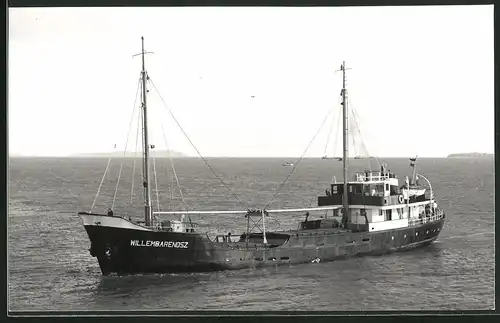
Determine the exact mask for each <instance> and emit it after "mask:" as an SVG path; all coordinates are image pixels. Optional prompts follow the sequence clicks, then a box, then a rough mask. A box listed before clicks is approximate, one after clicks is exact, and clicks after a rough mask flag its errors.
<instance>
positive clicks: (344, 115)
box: [340, 61, 349, 228]
mask: <svg viewBox="0 0 500 323" xmlns="http://www.w3.org/2000/svg"><path fill="white" fill-rule="evenodd" d="M340 70H341V71H342V129H343V133H342V146H343V154H342V168H343V173H344V185H343V186H344V189H343V191H344V193H343V198H342V206H343V208H344V212H343V214H342V224H343V225H344V228H345V227H346V226H347V219H348V210H349V201H348V199H347V181H348V178H347V166H348V163H347V158H348V157H347V156H348V137H347V136H348V132H347V124H348V122H347V90H346V88H345V71H346V68H345V61H343V62H342V65H341V66H340Z"/></svg>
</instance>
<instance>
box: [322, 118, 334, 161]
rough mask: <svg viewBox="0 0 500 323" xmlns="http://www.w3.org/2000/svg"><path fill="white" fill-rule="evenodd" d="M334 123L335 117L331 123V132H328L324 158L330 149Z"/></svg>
mask: <svg viewBox="0 0 500 323" xmlns="http://www.w3.org/2000/svg"><path fill="white" fill-rule="evenodd" d="M334 121H335V116H332V123H330V131H329V132H328V137H327V138H326V145H325V151H324V152H323V156H326V150H327V148H328V144H329V143H330V138H331V136H332V130H333V124H334Z"/></svg>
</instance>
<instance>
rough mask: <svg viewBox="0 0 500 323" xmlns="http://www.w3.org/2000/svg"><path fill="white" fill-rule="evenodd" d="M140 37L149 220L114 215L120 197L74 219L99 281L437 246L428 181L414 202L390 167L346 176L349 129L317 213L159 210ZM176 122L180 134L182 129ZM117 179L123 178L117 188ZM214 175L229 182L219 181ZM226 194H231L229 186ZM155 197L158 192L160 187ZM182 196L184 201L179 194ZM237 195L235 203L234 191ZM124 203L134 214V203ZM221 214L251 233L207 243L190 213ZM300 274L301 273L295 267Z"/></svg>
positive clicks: (439, 224) (437, 218)
mask: <svg viewBox="0 0 500 323" xmlns="http://www.w3.org/2000/svg"><path fill="white" fill-rule="evenodd" d="M141 39H142V51H141V53H140V54H138V55H141V57H142V71H141V76H140V84H141V89H142V93H141V110H142V114H141V118H140V119H138V120H140V121H142V125H141V126H140V127H139V126H138V129H139V128H140V129H141V131H142V137H143V141H142V149H143V158H142V164H143V167H142V183H141V184H142V185H141V187H142V189H143V197H144V206H143V207H142V206H141V208H140V209H134V210H133V212H136V213H137V214H141V215H143V216H144V221H133V220H132V219H131V218H128V217H125V216H124V215H123V214H115V212H114V211H113V210H112V208H113V205H114V203H115V201H114V198H113V204H111V205H112V206H111V208H110V209H108V211H107V212H105V213H99V212H93V208H94V205H95V200H94V203H93V204H92V207H91V208H90V212H79V213H78V215H79V217H80V218H81V220H82V223H83V226H84V228H85V230H86V232H87V235H88V237H89V240H90V249H89V251H90V255H91V256H92V257H95V258H96V259H97V262H98V264H99V267H100V269H101V272H102V274H103V275H105V276H107V275H111V274H117V275H129V274H143V273H175V272H207V271H218V270H230V269H231V270H234V269H242V268H256V267H268V266H273V267H274V266H276V265H289V264H299V263H313V264H316V263H319V262H320V261H321V262H324V261H332V260H337V259H344V258H346V257H351V256H363V255H372V254H373V255H379V254H383V253H388V252H393V251H403V250H408V249H413V248H417V247H423V246H426V245H429V244H431V243H432V242H433V241H435V240H436V238H437V237H438V235H439V233H440V231H441V230H442V228H443V225H444V221H445V214H444V211H443V210H442V209H440V208H439V207H438V206H437V203H436V200H435V197H434V194H433V191H432V187H431V184H430V182H429V181H428V180H427V178H426V177H424V176H423V175H421V174H418V176H419V177H421V178H422V179H424V180H425V181H426V182H427V185H428V187H429V192H430V194H428V195H426V194H424V195H418V196H417V195H410V194H406V195H405V194H404V192H405V191H404V190H402V189H400V187H399V185H398V178H397V176H396V175H395V174H394V173H392V172H391V171H390V170H389V169H387V166H386V165H381V167H380V169H379V170H372V169H368V170H366V171H364V172H357V173H355V174H353V175H352V176H348V172H347V166H348V159H349V158H347V143H348V140H347V136H348V132H347V126H346V123H345V122H344V127H343V129H344V132H343V148H344V149H343V157H342V162H343V164H342V165H343V167H342V169H343V182H337V181H336V178H335V177H334V182H333V183H331V184H330V185H329V187H328V188H327V189H326V190H325V195H324V196H318V206H317V207H308V208H294V209H268V208H267V206H268V205H269V203H271V202H269V203H267V204H266V205H265V206H264V207H263V208H246V209H245V208H241V209H239V210H202V211H200V210H193V211H191V210H188V209H187V207H186V209H184V210H180V211H176V210H168V211H162V210H161V208H160V204H159V199H158V198H157V205H156V206H155V205H154V204H153V203H152V201H151V186H152V185H151V183H150V171H151V168H152V169H153V175H154V177H153V178H154V182H153V183H155V182H156V181H157V176H156V168H155V163H154V159H153V163H152V164H153V165H152V167H150V149H152V148H154V146H153V145H150V144H149V141H148V140H149V139H148V114H147V112H148V105H147V101H146V98H147V94H148V92H149V91H148V89H147V84H152V85H153V88H154V89H156V87H155V86H154V84H153V83H152V81H151V79H150V76H149V74H148V73H147V72H146V68H145V59H144V56H145V54H146V53H147V52H146V51H145V50H144V38H143V37H142V38H141ZM345 66H346V65H345V62H343V63H342V65H341V67H340V70H339V71H342V75H343V86H342V91H341V96H342V110H341V111H342V115H343V119H344V120H347V116H348V110H347V109H348V105H347V99H346V98H347V89H346V86H345V84H346V82H345V78H346V75H345V74H346V73H345V72H346V67H345ZM148 82H149V83H148ZM138 124H139V123H138ZM178 125H179V127H180V124H179V123H178ZM181 129H182V128H181ZM182 131H183V133H184V134H185V136H186V137H187V134H186V133H185V132H184V130H182ZM190 142H191V141H190ZM193 146H194V145H193ZM199 155H200V156H201V154H199ZM202 159H203V158H202ZM134 161H135V160H134ZM203 161H204V162H205V163H206V165H207V166H208V167H209V168H210V169H211V170H212V172H213V169H212V168H211V167H210V166H209V164H208V162H207V161H206V160H205V159H203ZM298 163H299V162H297V164H298ZM286 164H287V165H288V166H291V165H292V164H290V163H286ZM108 166H109V162H108ZM172 168H173V166H172ZM133 169H135V164H134V168H133ZM107 170H108V167H106V170H105V172H104V176H103V177H102V180H101V183H100V185H99V187H98V189H97V195H96V198H97V196H98V195H99V191H100V189H101V185H102V183H103V181H104V179H105V175H106V172H107ZM294 170H295V168H294ZM120 172H121V168H120ZM213 173H214V174H215V172H213ZM174 174H175V170H174ZM290 174H291V173H290ZM290 174H289V175H288V176H287V178H286V179H288V177H289V176H290ZM215 175H216V174H215ZM216 176H217V175H216ZM119 178H120V177H119V176H118V180H117V184H116V187H118V183H119ZM217 178H218V180H219V181H220V182H221V183H223V184H224V185H226V184H225V183H224V181H223V180H222V179H221V178H220V177H218V176H217ZM286 179H285V181H284V183H285V182H286ZM284 183H283V184H284ZM177 184H178V185H179V183H177ZM132 185H133V181H132ZM225 187H226V189H227V190H228V191H230V189H229V188H228V187H227V185H226V186H225ZM409 187H410V186H409ZM410 188H411V187H410ZM408 192H409V191H408ZM156 194H157V195H158V189H157V187H156ZM180 196H181V198H182V195H181V194H180ZM115 197H116V190H115ZM233 197H234V198H235V199H237V197H236V196H235V195H234V194H233ZM239 202H241V201H239ZM241 203H242V202H241ZM126 205H129V206H128V207H130V204H126ZM155 208H156V210H155ZM313 212H316V213H318V216H317V217H316V218H312V215H311V214H312V213H313ZM116 213H119V212H116ZM223 214H224V215H234V216H238V217H242V220H243V219H244V221H245V222H246V229H242V231H243V230H244V231H243V232H242V233H241V234H239V236H238V235H236V236H233V235H231V233H223V234H218V235H216V236H215V237H214V238H211V237H210V236H209V235H208V230H207V231H199V228H200V227H199V226H198V225H197V224H195V223H194V222H192V221H191V216H196V215H213V216H220V215H223ZM272 214H275V215H281V216H286V215H287V214H292V215H297V214H299V215H300V214H303V215H304V218H303V221H299V222H298V223H297V227H296V228H294V229H290V230H280V231H269V230H268V228H267V230H266V224H267V222H266V218H268V217H269V216H270V215H272ZM243 217H244V218H243ZM310 217H311V218H310ZM294 268H295V270H300V267H298V266H297V267H294Z"/></svg>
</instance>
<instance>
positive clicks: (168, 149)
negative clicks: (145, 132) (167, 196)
mask: <svg viewBox="0 0 500 323" xmlns="http://www.w3.org/2000/svg"><path fill="white" fill-rule="evenodd" d="M161 132H162V134H163V140H164V141H165V145H166V146H167V153H168V156H169V159H170V166H171V167H172V173H173V175H174V177H173V178H172V179H174V178H175V181H176V183H177V187H178V188H179V195H180V197H181V201H182V205H183V207H184V211H187V209H188V208H187V206H188V205H187V203H186V200H184V194H182V189H181V184H180V183H179V177H177V172H176V171H175V166H174V160H173V158H172V153H171V152H170V148H169V146H168V141H167V137H166V136H165V129H164V128H163V123H162V124H161ZM172 194H173V186H172Z"/></svg>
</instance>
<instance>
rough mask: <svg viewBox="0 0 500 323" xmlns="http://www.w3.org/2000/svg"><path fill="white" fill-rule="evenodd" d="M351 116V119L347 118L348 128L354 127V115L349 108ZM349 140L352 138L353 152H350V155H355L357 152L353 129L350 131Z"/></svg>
mask: <svg viewBox="0 0 500 323" xmlns="http://www.w3.org/2000/svg"><path fill="white" fill-rule="evenodd" d="M351 116H352V120H349V123H350V125H349V127H350V128H353V129H354V127H355V125H354V120H355V116H354V112H353V111H352V110H351ZM351 140H352V151H353V154H352V157H353V158H354V157H356V156H357V155H358V154H357V149H356V138H355V133H354V131H353V132H352V136H351Z"/></svg>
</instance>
